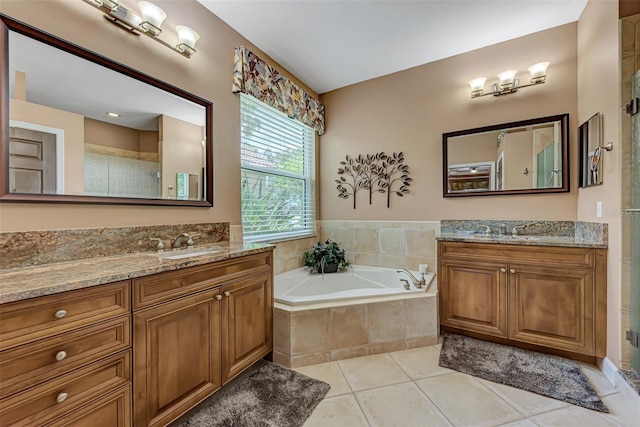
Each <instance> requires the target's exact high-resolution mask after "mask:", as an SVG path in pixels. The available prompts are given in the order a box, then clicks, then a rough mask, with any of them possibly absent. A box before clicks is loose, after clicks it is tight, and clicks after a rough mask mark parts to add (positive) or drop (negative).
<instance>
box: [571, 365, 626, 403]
mask: <svg viewBox="0 0 640 427" xmlns="http://www.w3.org/2000/svg"><path fill="white" fill-rule="evenodd" d="M579 365H580V369H582V372H584V374H585V375H586V376H587V378H589V381H590V382H591V384H592V385H593V387H594V388H595V389H596V392H598V394H599V395H600V397H601V398H602V397H603V396H606V395H608V394H613V393H616V392H617V390H616V388H615V387H614V385H613V384H611V383H610V382H609V380H608V379H607V377H605V376H604V374H603V373H602V371H601V370H600V369H599V368H598V367H597V366H595V365H589V364H587V363H580V364H579Z"/></svg>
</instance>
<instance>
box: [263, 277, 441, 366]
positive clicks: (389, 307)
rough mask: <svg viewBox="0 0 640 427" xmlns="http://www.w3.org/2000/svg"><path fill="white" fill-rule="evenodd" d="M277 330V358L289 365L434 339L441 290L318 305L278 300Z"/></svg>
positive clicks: (430, 342) (417, 344)
mask: <svg viewBox="0 0 640 427" xmlns="http://www.w3.org/2000/svg"><path fill="white" fill-rule="evenodd" d="M434 289H435V288H434ZM325 305H328V304H325ZM273 332H274V333H273V335H274V337H273V338H274V339H273V345H274V347H273V349H274V351H273V360H274V362H276V363H279V364H281V365H284V366H287V367H300V366H305V365H312V364H317V363H323V362H329V361H333V360H343V359H349V358H352V357H359V356H366V355H372V354H379V353H388V352H391V351H397V350H403V349H408V348H415V347H423V346H428V345H433V344H436V343H437V342H438V334H439V332H438V309H437V294H436V293H435V292H433V293H430V294H429V295H420V296H415V297H414V296H412V297H403V298H402V299H397V298H396V299H390V298H388V299H386V300H384V301H379V302H369V303H363V304H349V305H345V304H342V305H335V306H331V307H324V306H323V307H322V308H314V309H293V310H292V309H289V308H288V307H286V306H284V305H282V304H276V307H275V309H274V315H273Z"/></svg>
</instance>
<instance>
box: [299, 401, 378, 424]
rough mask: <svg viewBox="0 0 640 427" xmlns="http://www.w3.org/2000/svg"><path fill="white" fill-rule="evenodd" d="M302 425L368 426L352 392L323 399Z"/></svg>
mask: <svg viewBox="0 0 640 427" xmlns="http://www.w3.org/2000/svg"><path fill="white" fill-rule="evenodd" d="M303 426H304V427H324V426H326V427H369V423H368V422H367V419H366V418H365V416H364V414H363V413H362V411H361V410H360V406H358V402H356V399H355V397H353V395H352V394H345V395H342V396H336V397H330V398H328V399H323V400H322V401H321V402H320V403H319V404H318V406H316V408H315V409H314V410H313V412H312V413H311V415H310V416H309V418H307V420H306V421H305V423H304V424H303Z"/></svg>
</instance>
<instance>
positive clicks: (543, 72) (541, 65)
mask: <svg viewBox="0 0 640 427" xmlns="http://www.w3.org/2000/svg"><path fill="white" fill-rule="evenodd" d="M548 67H549V63H548V62H538V63H537V64H533V65H532V66H531V67H529V73H531V83H542V82H544V81H545V79H546V78H547V68H548Z"/></svg>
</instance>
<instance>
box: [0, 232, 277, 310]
mask: <svg viewBox="0 0 640 427" xmlns="http://www.w3.org/2000/svg"><path fill="white" fill-rule="evenodd" d="M273 248H274V246H271V245H263V244H258V243H247V244H244V245H231V244H229V243H225V242H221V243H218V244H215V245H202V246H196V247H194V248H193V249H185V250H179V251H166V252H161V253H156V252H140V253H135V254H126V255H115V256H105V257H99V258H92V259H81V260H74V261H68V262H59V263H53V264H44V265H38V266H34V267H18V268H9V269H4V270H0V304H3V303H7V302H13V301H20V300H24V299H28V298H34V297H38V296H43V295H50V294H56V293H59V292H65V291H70V290H74V289H81V288H87V287H91V286H96V285H101V284H105V283H111V282H117V281H119V280H126V279H132V278H135V277H141V276H147V275H150V274H155V273H161V272H163V271H170V270H177V269H180V268H185V267H190V266H194V265H200V264H206V263H210V262H214V261H224V260H227V259H231V258H237V257H241V256H244V255H251V254H256V253H261V252H266V251H268V250H271V249H273ZM214 250H216V251H217V252H210V253H206V254H202V255H197V256H192V257H186V258H180V259H169V258H167V257H171V256H175V255H182V254H185V255H186V254H188V253H198V252H202V251H214Z"/></svg>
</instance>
